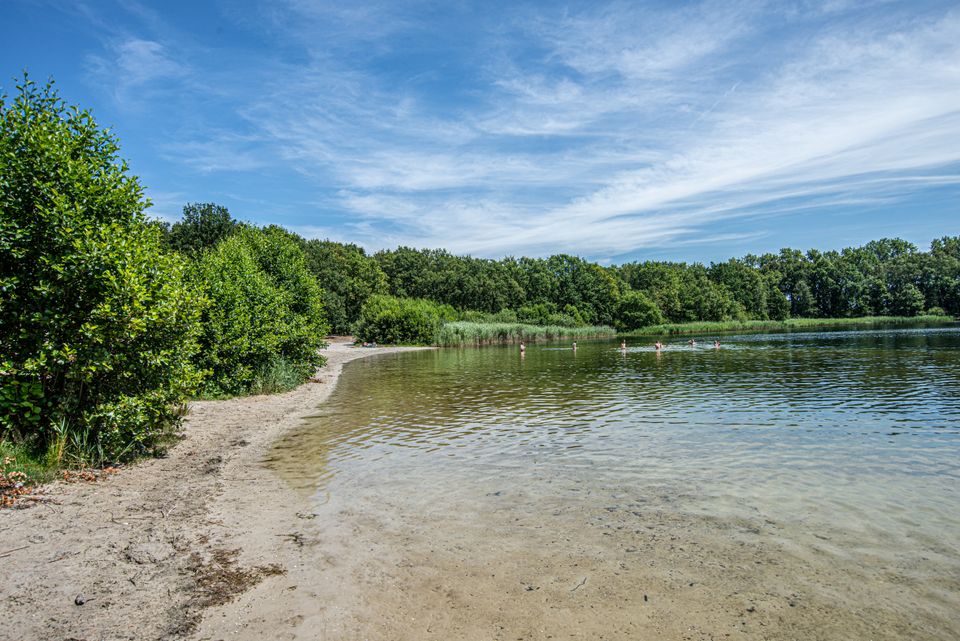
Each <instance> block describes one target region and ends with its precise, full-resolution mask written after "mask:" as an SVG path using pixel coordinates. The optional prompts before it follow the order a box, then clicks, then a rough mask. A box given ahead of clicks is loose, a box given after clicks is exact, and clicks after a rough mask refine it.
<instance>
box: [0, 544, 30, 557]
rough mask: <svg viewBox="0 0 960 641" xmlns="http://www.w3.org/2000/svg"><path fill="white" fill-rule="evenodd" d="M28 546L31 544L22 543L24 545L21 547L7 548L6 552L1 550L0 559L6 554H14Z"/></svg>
mask: <svg viewBox="0 0 960 641" xmlns="http://www.w3.org/2000/svg"><path fill="white" fill-rule="evenodd" d="M28 547H30V546H29V545H22V546H20V547H18V548H13V549H12V550H7V551H6V552H0V559H2V558H3V557H5V556H10V555H11V554H13V553H14V552H19V551H20V550H26V549H27V548H28Z"/></svg>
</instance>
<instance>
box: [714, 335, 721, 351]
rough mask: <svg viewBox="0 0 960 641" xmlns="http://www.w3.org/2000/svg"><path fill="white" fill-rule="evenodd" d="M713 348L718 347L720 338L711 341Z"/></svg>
mask: <svg viewBox="0 0 960 641" xmlns="http://www.w3.org/2000/svg"><path fill="white" fill-rule="evenodd" d="M713 349H720V339H719V338H718V339H717V340H715V341H713Z"/></svg>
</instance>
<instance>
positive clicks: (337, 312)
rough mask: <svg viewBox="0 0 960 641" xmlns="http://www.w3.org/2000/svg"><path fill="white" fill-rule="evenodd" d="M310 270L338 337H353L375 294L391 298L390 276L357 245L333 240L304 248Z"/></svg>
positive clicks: (312, 241) (314, 241)
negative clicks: (321, 291)
mask: <svg viewBox="0 0 960 641" xmlns="http://www.w3.org/2000/svg"><path fill="white" fill-rule="evenodd" d="M303 251H304V254H305V255H306V257H307V267H308V268H309V269H310V271H311V272H313V274H314V275H315V276H316V277H317V280H318V281H319V282H320V286H321V287H322V288H323V302H324V306H325V308H326V310H327V318H328V319H329V321H330V330H331V331H332V332H333V333H335V334H349V333H350V332H351V331H352V328H353V323H355V322H356V321H357V319H359V318H360V309H361V308H362V307H363V304H364V303H365V302H366V301H367V299H368V298H369V297H370V296H372V295H373V294H387V293H389V292H388V290H387V276H386V274H384V273H383V270H382V269H380V265H379V264H378V263H377V261H375V260H373V259H372V258H371V257H369V256H367V254H366V252H364V251H363V249H362V248H361V247H358V246H357V245H349V244H348V245H344V244H342V243H334V242H331V241H329V240H322V241H321V240H310V241H305V242H304V244H303Z"/></svg>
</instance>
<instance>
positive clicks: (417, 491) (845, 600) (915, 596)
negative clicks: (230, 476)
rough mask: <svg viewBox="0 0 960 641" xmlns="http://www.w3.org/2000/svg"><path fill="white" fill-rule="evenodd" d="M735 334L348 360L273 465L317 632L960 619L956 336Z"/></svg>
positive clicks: (904, 630)
mask: <svg viewBox="0 0 960 641" xmlns="http://www.w3.org/2000/svg"><path fill="white" fill-rule="evenodd" d="M721 338H722V345H721V347H720V349H715V348H714V346H713V337H712V336H711V337H697V340H698V341H700V342H698V344H696V345H693V346H692V345H689V344H688V343H687V338H686V337H685V338H682V339H681V338H676V339H671V340H669V341H667V345H666V347H665V349H664V350H663V351H661V352H659V353H658V352H656V351H655V350H653V349H652V347H651V346H650V343H651V342H652V339H649V340H647V339H644V340H640V339H634V340H633V341H628V348H627V349H626V350H625V351H621V350H620V349H619V344H618V343H617V342H613V341H597V342H580V344H579V346H578V349H577V350H576V351H574V350H573V349H571V348H570V346H569V344H563V345H530V346H528V348H527V352H526V354H525V356H521V354H520V352H519V349H518V348H517V347H515V346H510V347H491V348H484V349H441V350H436V351H426V352H411V353H404V354H396V355H389V356H382V357H376V358H372V359H363V360H359V361H354V362H352V363H349V364H348V365H347V366H346V369H345V371H344V374H343V376H342V378H341V380H340V382H339V385H338V387H337V389H336V390H335V392H334V394H333V396H332V397H331V398H330V400H329V402H328V403H327V404H325V405H324V406H323V407H322V408H320V409H319V410H318V413H317V415H316V416H315V417H312V418H311V419H310V420H309V421H308V422H306V423H305V424H304V425H303V427H302V428H301V429H298V430H296V431H295V432H294V433H292V434H290V435H288V436H287V437H286V438H284V439H283V440H282V441H281V442H280V443H278V444H277V445H276V447H275V448H274V450H273V452H272V454H271V456H270V457H269V459H268V461H267V465H268V466H269V467H271V468H272V469H274V470H275V471H276V473H277V475H278V476H279V477H280V478H281V479H282V480H283V482H284V483H287V484H289V485H290V486H291V487H293V488H295V489H296V490H297V491H298V492H300V493H301V494H302V496H303V497H304V499H305V500H306V501H308V502H309V504H310V505H311V507H312V513H311V515H310V516H311V517H312V520H311V521H310V523H311V527H314V528H316V531H317V537H318V541H319V544H318V545H316V546H314V547H313V548H311V550H310V552H309V557H308V558H309V559H310V560H309V561H308V562H311V563H316V564H318V566H322V567H323V568H324V574H323V576H324V577H326V580H325V581H324V585H322V586H315V589H316V596H317V600H318V604H320V605H319V606H318V613H317V617H316V621H315V624H316V627H315V629H316V630H318V631H320V632H322V633H323V634H326V635H328V636H329V638H340V639H353V638H356V639H391V640H392V639H511V640H514V639H573V638H576V639H636V638H651V639H654V638H656V639H724V638H739V639H793V638H797V639H838V640H839V639H843V640H858V639H906V638H910V639H957V638H960V536H958V535H960V329H958V328H957V327H956V326H951V327H942V328H928V329H889V330H884V329H876V330H869V331H843V332H804V333H784V334H744V335H737V336H724V337H721ZM314 515H315V517H314ZM321 638H326V637H323V636H321Z"/></svg>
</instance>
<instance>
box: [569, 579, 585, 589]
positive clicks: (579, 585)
mask: <svg viewBox="0 0 960 641" xmlns="http://www.w3.org/2000/svg"><path fill="white" fill-rule="evenodd" d="M586 582H587V577H583V579H582V580H581V581H580V583H578V584H576V585H575V586H573V589H571V590H570V591H571V592H576V591H577V590H578V589H580V588H582V587H583V586H584V584H585V583H586Z"/></svg>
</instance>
